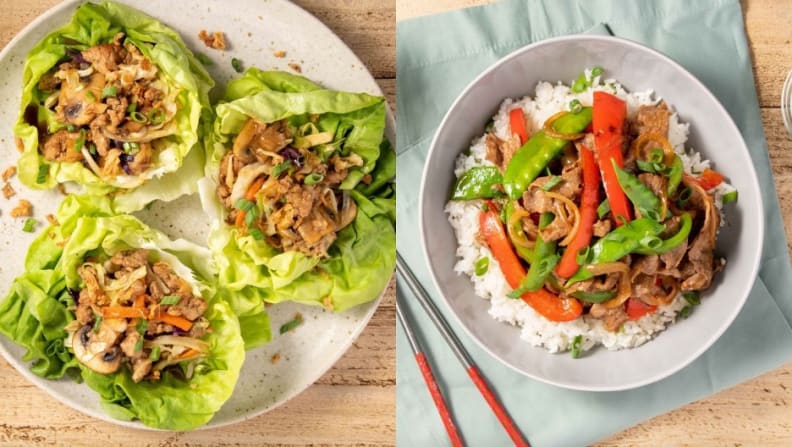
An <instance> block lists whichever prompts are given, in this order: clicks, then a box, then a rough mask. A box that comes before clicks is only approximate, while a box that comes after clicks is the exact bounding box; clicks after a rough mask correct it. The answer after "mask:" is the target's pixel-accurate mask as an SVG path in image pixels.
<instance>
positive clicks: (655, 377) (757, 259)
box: [418, 34, 765, 392]
mask: <svg viewBox="0 0 792 447" xmlns="http://www.w3.org/2000/svg"><path fill="white" fill-rule="evenodd" d="M573 41H574V42H581V41H594V42H608V43H612V44H617V45H625V46H627V47H631V48H633V49H635V50H638V51H641V52H644V53H648V54H651V55H652V56H654V57H656V58H658V59H660V60H662V61H663V62H664V63H666V64H669V65H671V66H672V67H674V68H675V69H677V70H678V71H679V72H680V73H681V74H682V75H683V76H684V77H686V78H687V79H688V80H689V81H690V82H692V83H693V84H695V85H696V86H697V87H698V88H699V89H700V90H701V91H702V92H703V93H704V95H706V96H708V97H709V99H711V100H712V101H713V102H714V103H715V105H716V108H717V109H719V110H720V111H721V112H722V113H723V114H724V115H725V116H726V117H727V119H726V120H725V121H724V125H726V126H728V127H729V129H730V130H732V131H734V132H736V134H737V135H739V137H740V138H739V141H738V142H737V143H738V144H737V145H738V146H739V147H740V148H741V149H742V150H744V151H745V153H746V154H747V155H748V158H749V160H750V161H751V163H750V169H748V170H747V171H748V172H747V174H748V183H750V184H752V185H753V187H754V188H755V190H756V191H757V192H758V194H757V195H758V198H759V200H758V202H757V204H756V205H757V207H758V209H757V213H756V215H757V216H758V218H757V220H758V232H757V236H758V237H757V240H759V241H762V244H760V246H759V249H758V250H757V251H756V254H755V256H754V259H752V261H751V269H750V274H749V276H748V278H749V280H750V281H746V284H750V286H748V287H746V289H745V292H744V293H743V294H742V297H741V298H740V300H739V303H738V305H737V306H734V309H733V310H732V312H731V313H730V314H729V315H728V317H727V318H726V319H724V320H723V321H722V323H721V324H720V326H719V327H718V328H717V330H715V331H713V332H711V333H710V335H709V337H708V338H706V339H703V342H702V343H701V346H700V347H699V348H698V349H696V350H695V351H693V353H692V354H690V355H689V356H688V357H687V358H685V359H684V360H683V361H681V362H678V363H677V364H675V365H673V366H671V367H670V368H666V369H662V370H660V371H658V372H656V373H654V374H650V375H647V377H646V378H644V379H642V380H634V381H632V382H627V383H622V384H620V385H614V386H594V385H581V384H577V383H572V382H564V381H559V380H554V379H552V378H549V377H543V376H541V375H538V374H535V373H531V372H528V371H525V370H523V369H521V368H520V367H519V366H518V365H516V364H514V363H512V362H510V361H509V360H508V359H506V358H505V357H503V356H501V355H499V354H498V353H496V352H495V351H493V350H492V349H490V347H489V346H488V345H487V344H486V343H484V342H483V341H482V340H481V339H480V338H479V337H478V336H477V335H476V333H475V332H474V331H473V330H472V328H470V327H468V325H467V324H466V323H465V321H464V320H463V319H462V318H461V317H460V316H459V315H457V313H456V312H455V311H454V308H453V306H452V305H451V301H450V300H449V299H448V298H447V297H446V295H445V293H443V288H442V287H441V286H440V281H439V278H438V273H437V272H436V271H435V269H434V267H433V265H432V263H431V262H429V260H430V254H429V248H428V241H427V234H428V232H427V230H428V229H427V226H426V225H427V224H426V220H425V212H424V200H425V196H426V194H425V193H426V186H427V183H428V179H429V175H430V173H429V163H426V162H425V163H424V168H423V172H422V174H421V184H420V187H419V193H418V194H419V198H418V225H419V233H420V238H421V250H422V253H423V261H424V262H425V263H426V266H427V267H428V270H429V273H430V275H429V276H430V277H431V278H432V283H433V285H434V286H435V289H436V290H437V291H438V292H439V295H440V296H441V297H442V301H443V303H444V305H445V308H446V310H448V311H449V313H450V314H451V315H453V318H454V320H455V321H456V322H457V323H458V324H459V325H460V326H461V327H462V328H463V330H464V331H465V332H466V333H467V335H468V336H469V337H470V338H472V339H473V340H474V341H475V342H476V344H478V346H479V347H480V348H481V349H483V350H484V351H485V352H486V353H487V354H489V355H490V356H491V357H492V358H494V359H496V360H498V361H499V362H500V363H501V364H503V365H506V366H507V367H509V368H511V369H512V370H514V371H516V372H518V373H520V374H522V375H524V376H526V377H529V378H531V379H534V380H538V381H540V382H543V383H546V384H549V385H554V386H558V387H561V388H566V389H572V390H579V391H595V392H608V391H623V390H629V389H634V388H639V387H642V386H645V385H649V384H652V383H654V382H658V381H660V380H662V379H665V378H667V377H669V376H671V375H673V374H675V373H677V372H678V371H680V370H681V369H683V368H685V367H686V366H688V365H690V364H691V363H693V361H695V360H696V359H697V358H699V357H700V356H701V355H702V354H703V353H704V352H705V351H707V350H708V349H709V348H710V347H711V346H712V345H713V344H714V343H715V342H716V341H717V340H718V339H719V338H720V336H721V335H723V333H724V332H726V330H727V329H728V328H729V327H730V326H731V324H732V323H733V322H734V319H735V318H737V315H738V314H739V313H740V311H741V310H742V308H743V306H744V305H745V302H746V301H747V299H748V296H749V295H750V293H751V290H752V289H753V285H754V284H755V282H756V279H757V277H758V273H759V266H760V263H761V259H762V253H763V251H764V234H765V221H764V217H763V216H764V202H763V200H764V199H763V198H762V194H761V187H760V184H759V180H758V176H757V174H756V168H755V167H754V163H753V158H752V157H751V152H750V150H749V149H748V145H747V144H746V143H745V139H744V138H743V135H742V132H740V129H739V127H737V124H736V123H735V122H734V119H733V118H732V116H731V114H729V112H728V111H727V110H726V108H725V107H723V104H721V102H720V101H719V100H718V98H717V97H716V96H715V95H714V94H713V93H712V92H711V91H710V90H709V89H708V88H707V87H706V86H705V85H704V84H703V83H702V82H701V81H700V80H699V79H698V78H697V77H696V76H694V75H693V74H692V73H690V72H689V71H688V70H687V69H686V68H685V67H683V66H682V65H680V64H679V63H678V62H676V61H675V60H673V59H671V58H670V57H669V56H667V55H665V54H663V53H661V52H660V51H657V50H655V49H653V48H651V47H648V46H646V45H643V44H641V43H638V42H635V41H633V40H629V39H625V38H621V37H616V36H603V35H587V34H575V35H567V36H558V37H552V38H549V39H543V40H540V41H537V42H534V43H531V44H528V45H525V46H523V47H520V48H518V49H516V50H514V51H512V52H510V53H509V54H507V55H505V56H503V57H501V58H500V59H498V60H497V61H496V62H494V63H493V64H491V65H490V66H489V67H487V68H486V69H485V70H484V71H482V72H481V73H480V74H479V75H478V76H476V77H475V78H474V79H473V80H472V81H470V82H469V83H468V84H467V85H466V86H465V88H464V89H463V90H462V92H461V93H460V94H459V95H458V96H457V97H456V99H454V102H453V103H452V104H451V106H450V107H449V108H448V111H447V112H446V113H445V115H444V116H443V119H442V120H441V121H440V124H439V125H438V126H437V129H436V130H435V132H434V136H433V137H432V140H431V143H430V144H429V150H428V152H427V154H426V160H429V159H431V158H432V156H433V155H434V153H435V151H438V150H440V149H438V147H437V143H438V139H439V137H440V133H441V130H442V129H443V128H445V127H446V125H447V123H448V121H449V120H450V118H451V114H452V112H454V111H455V110H456V108H457V107H458V106H459V103H460V102H461V101H462V100H463V99H464V98H465V97H466V96H467V95H468V94H470V92H471V91H472V90H473V89H474V88H475V86H476V85H477V84H478V83H479V82H480V81H481V80H482V79H483V78H484V77H486V76H488V75H489V74H490V73H492V72H494V71H496V70H498V69H499V68H500V67H501V66H502V65H504V64H506V63H507V62H509V61H511V60H512V59H515V58H518V57H520V56H521V55H523V54H524V53H528V52H530V51H533V50H534V49H536V48H540V47H542V46H546V45H553V44H557V43H559V42H573ZM504 99H505V98H504ZM450 168H451V167H449V169H450ZM503 324H506V323H503ZM661 332H662V331H661ZM653 340H654V338H653V339H652V340H649V341H647V343H649V342H652V341H653ZM546 354H547V355H555V354H552V353H550V352H546Z"/></svg>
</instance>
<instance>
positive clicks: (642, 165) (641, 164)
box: [635, 160, 655, 174]
mask: <svg viewBox="0 0 792 447" xmlns="http://www.w3.org/2000/svg"><path fill="white" fill-rule="evenodd" d="M635 164H636V165H638V169H640V170H641V171H643V172H649V173H652V174H654V173H655V166H654V164H653V163H650V162H648V161H643V160H637V161H636V162H635Z"/></svg>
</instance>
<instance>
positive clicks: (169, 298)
mask: <svg viewBox="0 0 792 447" xmlns="http://www.w3.org/2000/svg"><path fill="white" fill-rule="evenodd" d="M179 301H181V297H180V296H179V295H165V296H163V297H162V299H161V300H160V304H162V305H163V306H173V305H174V304H179Z"/></svg>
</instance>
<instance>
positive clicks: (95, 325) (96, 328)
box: [93, 315, 103, 334]
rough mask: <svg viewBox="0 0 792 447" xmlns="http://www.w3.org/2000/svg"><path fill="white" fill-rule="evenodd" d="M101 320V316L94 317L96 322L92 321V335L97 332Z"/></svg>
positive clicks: (100, 325)
mask: <svg viewBox="0 0 792 447" xmlns="http://www.w3.org/2000/svg"><path fill="white" fill-rule="evenodd" d="M102 320H103V318H102V315H97V316H96V321H94V325H93V332H94V334H95V333H97V332H99V328H100V327H102Z"/></svg>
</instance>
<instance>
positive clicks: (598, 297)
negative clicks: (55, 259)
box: [571, 290, 616, 303]
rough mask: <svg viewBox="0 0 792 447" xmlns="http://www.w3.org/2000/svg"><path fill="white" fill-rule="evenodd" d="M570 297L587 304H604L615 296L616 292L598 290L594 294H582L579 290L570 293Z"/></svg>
mask: <svg viewBox="0 0 792 447" xmlns="http://www.w3.org/2000/svg"><path fill="white" fill-rule="evenodd" d="M571 295H572V296H573V297H575V298H577V299H579V300H583V301H587V302H589V303H604V302H605V301H608V300H609V299H611V298H613V297H614V296H616V292H614V291H612V290H598V291H596V292H584V291H582V290H579V291H577V292H572V293H571Z"/></svg>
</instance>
